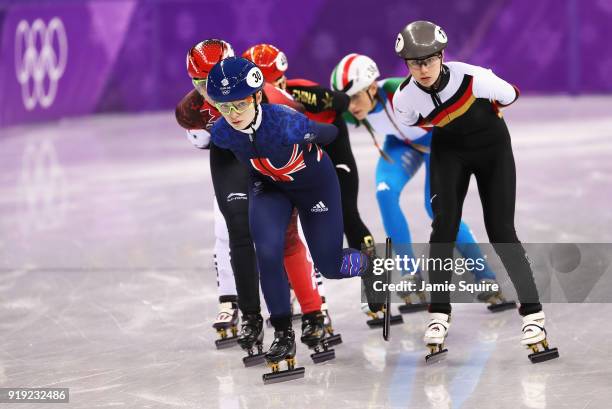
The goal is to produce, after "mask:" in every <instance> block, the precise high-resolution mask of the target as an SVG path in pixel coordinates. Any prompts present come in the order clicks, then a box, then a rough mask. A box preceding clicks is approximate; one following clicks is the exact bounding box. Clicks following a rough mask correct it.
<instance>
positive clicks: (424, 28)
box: [395, 21, 448, 60]
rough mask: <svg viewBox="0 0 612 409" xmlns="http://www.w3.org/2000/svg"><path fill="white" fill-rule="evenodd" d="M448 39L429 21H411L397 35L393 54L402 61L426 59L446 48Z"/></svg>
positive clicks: (440, 29)
mask: <svg viewBox="0 0 612 409" xmlns="http://www.w3.org/2000/svg"><path fill="white" fill-rule="evenodd" d="M447 42H448V38H447V37H446V33H445V32H444V30H442V28H441V27H440V26H438V25H436V24H434V23H432V22H431V21H413V22H412V23H410V24H408V25H407V26H406V27H404V29H403V30H402V31H400V33H399V34H398V35H397V39H396V40H395V52H396V53H397V55H398V56H400V57H401V58H403V59H404V60H420V59H422V58H427V57H429V56H432V55H434V54H437V53H439V52H440V51H442V50H444V49H445V48H446V43H447Z"/></svg>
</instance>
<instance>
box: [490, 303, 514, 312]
mask: <svg viewBox="0 0 612 409" xmlns="http://www.w3.org/2000/svg"><path fill="white" fill-rule="evenodd" d="M515 308H516V302H514V301H506V302H500V303H499V304H491V305H488V306H487V309H488V310H489V311H491V312H501V311H506V310H513V309H515Z"/></svg>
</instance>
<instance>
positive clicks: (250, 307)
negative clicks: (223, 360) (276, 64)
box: [176, 39, 341, 364]
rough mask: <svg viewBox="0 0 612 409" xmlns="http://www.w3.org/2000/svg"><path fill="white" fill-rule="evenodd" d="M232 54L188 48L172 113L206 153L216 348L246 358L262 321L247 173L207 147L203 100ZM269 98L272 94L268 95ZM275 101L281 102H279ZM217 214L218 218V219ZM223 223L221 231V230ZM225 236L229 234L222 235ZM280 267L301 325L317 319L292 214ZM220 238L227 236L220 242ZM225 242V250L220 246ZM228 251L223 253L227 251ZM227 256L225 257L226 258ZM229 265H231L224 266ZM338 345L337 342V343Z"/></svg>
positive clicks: (209, 120) (206, 102)
mask: <svg viewBox="0 0 612 409" xmlns="http://www.w3.org/2000/svg"><path fill="white" fill-rule="evenodd" d="M231 55H233V50H232V48H231V45H230V44H229V43H227V42H225V41H222V40H217V39H210V40H206V41H202V42H200V43H198V44H197V45H195V46H194V47H192V48H191V49H190V50H189V52H188V53H187V71H188V74H189V76H190V77H191V79H192V82H193V84H194V87H195V89H194V90H192V91H191V92H189V93H188V94H187V95H186V96H185V97H184V98H183V99H182V100H181V102H180V103H179V104H178V106H177V108H176V118H177V121H178V123H179V124H180V125H181V126H182V127H183V128H185V129H186V130H187V136H188V138H189V140H190V141H192V142H193V144H194V145H195V146H197V147H199V148H202V149H209V150H210V164H211V175H212V181H213V187H214V190H215V193H216V203H215V204H216V205H217V204H218V206H215V208H219V209H220V210H221V212H218V211H217V209H215V236H216V243H215V253H216V257H215V258H216V266H217V273H218V276H217V278H218V281H217V282H218V291H219V303H220V309H219V315H218V317H217V320H216V321H215V323H214V324H213V327H214V328H215V329H216V330H217V331H218V332H219V333H220V335H221V339H220V340H217V342H216V344H217V346H218V347H225V346H228V345H231V342H235V341H236V338H237V341H238V343H239V344H240V346H241V347H243V348H244V349H246V350H247V351H249V355H251V353H252V350H253V348H254V347H257V349H258V350H262V348H263V347H262V339H263V325H262V324H263V319H262V317H261V314H260V303H259V273H258V271H257V268H256V262H255V253H254V249H253V242H252V239H251V236H250V232H249V229H248V195H247V181H248V170H247V169H246V167H245V166H244V165H242V164H241V163H240V162H238V160H237V159H236V157H235V156H234V155H233V154H232V153H231V152H229V151H226V150H223V149H220V148H218V147H216V146H215V145H214V144H212V143H210V133H209V131H210V128H211V127H212V125H213V123H214V122H215V121H216V120H217V119H218V118H219V117H220V114H219V112H218V111H217V110H216V108H215V107H214V106H213V105H212V104H211V102H210V99H209V98H208V96H207V95H206V88H205V83H206V78H207V76H208V72H209V71H210V69H211V68H212V66H213V65H214V64H215V63H216V62H218V61H220V60H221V59H222V58H224V57H228V56H231ZM271 94H274V92H273V90H272V92H271ZM276 100H278V101H281V98H280V97H276ZM221 213H222V215H221ZM226 222H227V226H226ZM228 231H229V234H228ZM286 235H287V239H286V248H285V252H284V266H285V269H286V271H287V273H288V275H289V279H290V281H291V282H292V284H293V285H294V288H295V291H296V295H297V298H298V301H299V302H300V304H301V308H302V312H303V316H302V317H303V320H305V321H312V320H310V318H309V317H311V316H314V317H319V316H320V315H321V311H320V310H321V305H322V303H321V298H320V296H319V294H318V291H317V287H316V285H314V284H313V279H312V275H311V271H312V270H313V269H312V265H311V263H310V262H308V260H307V254H306V248H305V246H304V244H303V243H302V242H301V240H300V239H299V236H298V234H297V214H295V215H292V219H291V223H290V224H289V227H288V230H287V233H286ZM224 236H228V238H227V239H225V240H224ZM227 241H229V245H225V246H224V245H223V242H227ZM228 247H229V249H227V248H228ZM229 253H231V258H230V256H229ZM230 260H231V263H230ZM238 307H239V308H240V311H241V312H242V326H241V331H240V334H239V336H237V337H228V336H227V335H228V334H227V332H228V331H232V332H234V334H235V331H236V326H237V324H238ZM326 330H328V333H330V332H331V334H330V338H331V339H332V340H333V341H334V342H337V341H340V338H339V334H336V336H335V337H333V335H334V334H333V331H332V329H331V324H330V326H329V327H328V328H326ZM319 332H320V328H319V327H318V326H317V325H309V326H307V328H304V331H303V332H302V336H303V337H306V338H309V337H312V336H313V334H314V336H315V338H318V337H319ZM340 342H341V341H340ZM258 359H259V361H261V360H263V354H257V355H255V356H254V358H253V359H250V358H249V359H247V360H246V361H245V364H247V363H248V364H251V363H256V362H257V360H258Z"/></svg>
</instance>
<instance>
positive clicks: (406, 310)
mask: <svg viewBox="0 0 612 409" xmlns="http://www.w3.org/2000/svg"><path fill="white" fill-rule="evenodd" d="M427 307H428V305H427V304H404V305H400V306H399V307H398V310H399V312H401V313H402V314H410V313H413V312H419V311H425V310H427Z"/></svg>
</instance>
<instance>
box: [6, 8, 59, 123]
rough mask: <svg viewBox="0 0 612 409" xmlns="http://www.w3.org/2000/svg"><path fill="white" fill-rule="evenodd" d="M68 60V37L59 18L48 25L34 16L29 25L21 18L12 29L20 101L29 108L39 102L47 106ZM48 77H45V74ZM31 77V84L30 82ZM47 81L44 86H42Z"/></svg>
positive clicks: (50, 103)
mask: <svg viewBox="0 0 612 409" xmlns="http://www.w3.org/2000/svg"><path fill="white" fill-rule="evenodd" d="M67 60H68V38H67V37H66V30H65V29H64V24H63V23H62V20H60V19H59V18H58V17H53V18H52V19H51V21H49V24H48V25H45V23H44V21H43V20H42V19H39V18H38V19H36V20H34V22H33V23H32V25H31V26H30V24H29V23H28V22H27V21H26V20H21V21H20V22H19V24H17V29H16V30H15V75H16V77H17V81H18V82H19V83H20V84H21V96H22V99H23V105H24V107H25V108H26V109H27V110H28V111H31V110H32V109H34V108H35V107H36V105H37V104H40V106H41V107H42V108H49V107H50V106H51V105H52V104H53V101H54V100H55V96H56V95H57V83H58V81H59V79H60V78H61V77H62V75H64V71H65V69H66V62H67ZM47 77H48V80H47V81H45V78H47ZM30 80H32V85H30ZM45 83H47V84H48V85H47V89H45Z"/></svg>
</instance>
